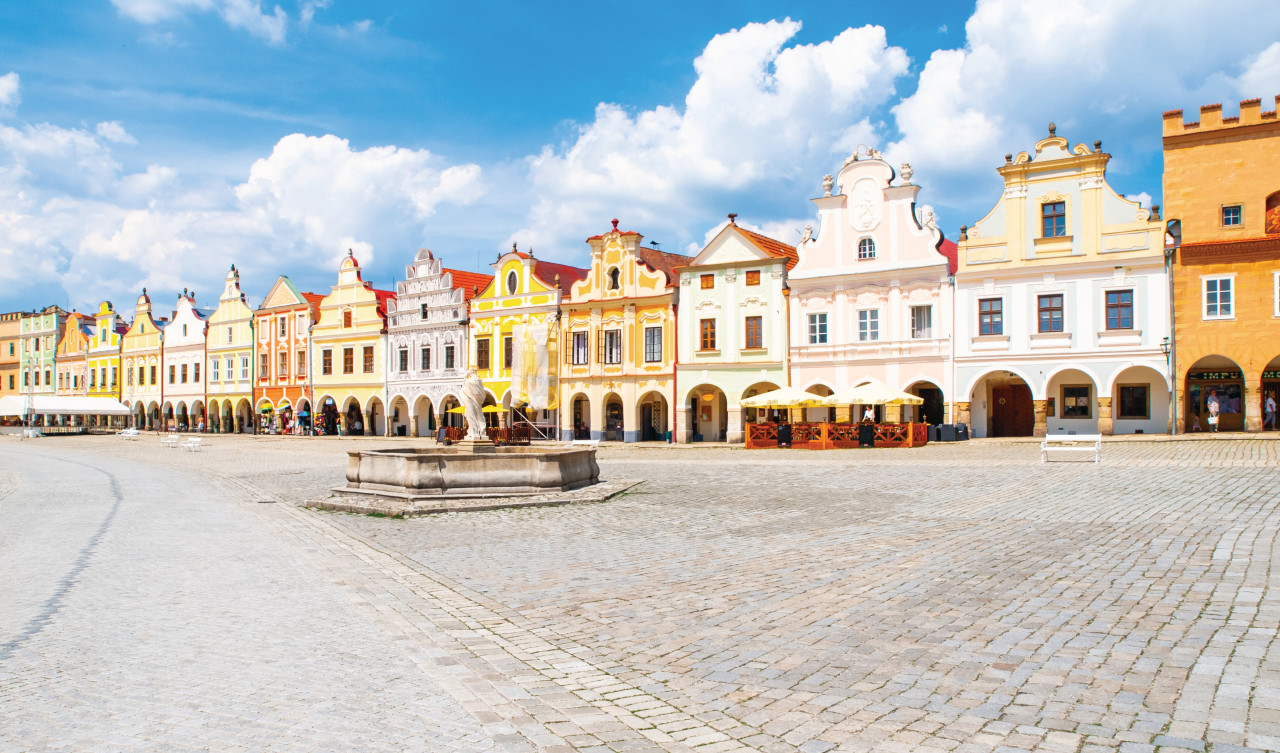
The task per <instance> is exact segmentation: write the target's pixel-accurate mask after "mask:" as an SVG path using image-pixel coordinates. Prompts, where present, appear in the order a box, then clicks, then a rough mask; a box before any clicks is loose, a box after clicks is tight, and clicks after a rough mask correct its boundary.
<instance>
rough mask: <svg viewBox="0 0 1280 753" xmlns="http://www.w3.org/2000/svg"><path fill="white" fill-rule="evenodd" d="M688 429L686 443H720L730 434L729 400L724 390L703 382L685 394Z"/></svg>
mask: <svg viewBox="0 0 1280 753" xmlns="http://www.w3.org/2000/svg"><path fill="white" fill-rule="evenodd" d="M685 396H686V397H685V401H686V402H685V408H684V410H685V411H687V412H688V415H689V418H688V427H687V428H686V429H685V434H686V436H685V441H692V442H720V441H724V440H725V439H726V438H727V437H728V433H729V400H728V396H727V395H726V394H725V392H724V390H722V389H720V387H719V386H717V385H715V384H711V383H710V382H702V383H701V384H698V385H697V386H695V387H693V388H692V389H690V390H689V391H688V392H686V393H685Z"/></svg>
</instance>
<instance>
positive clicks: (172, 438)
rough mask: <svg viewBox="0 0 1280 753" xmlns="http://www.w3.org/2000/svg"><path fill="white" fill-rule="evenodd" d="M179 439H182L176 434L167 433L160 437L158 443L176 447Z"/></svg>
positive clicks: (172, 447)
mask: <svg viewBox="0 0 1280 753" xmlns="http://www.w3.org/2000/svg"><path fill="white" fill-rule="evenodd" d="M181 441H182V437H180V436H178V435H177V434H167V435H165V436H163V437H161V438H160V444H162V445H164V446H165V447H168V448H169V449H174V448H176V447H177V446H178V443H179V442H181Z"/></svg>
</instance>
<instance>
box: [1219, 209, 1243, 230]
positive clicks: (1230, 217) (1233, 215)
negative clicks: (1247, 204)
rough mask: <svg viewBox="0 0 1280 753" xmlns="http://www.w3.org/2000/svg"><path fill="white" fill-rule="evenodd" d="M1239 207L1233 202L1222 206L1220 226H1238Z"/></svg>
mask: <svg viewBox="0 0 1280 753" xmlns="http://www.w3.org/2000/svg"><path fill="white" fill-rule="evenodd" d="M1241 214H1242V213H1241V207H1240V205H1239V204H1235V205H1233V206H1229V207H1223V208H1222V226H1223V227H1239V225H1240V222H1241Z"/></svg>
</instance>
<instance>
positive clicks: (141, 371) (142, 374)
mask: <svg viewBox="0 0 1280 753" xmlns="http://www.w3.org/2000/svg"><path fill="white" fill-rule="evenodd" d="M151 371H152V374H154V373H155V367H154V366H152V367H151ZM146 383H147V367H145V366H139V367H138V386H139V387H141V386H142V385H144V384H146ZM151 383H152V384H155V383H156V382H155V380H154V379H152V380H151Z"/></svg>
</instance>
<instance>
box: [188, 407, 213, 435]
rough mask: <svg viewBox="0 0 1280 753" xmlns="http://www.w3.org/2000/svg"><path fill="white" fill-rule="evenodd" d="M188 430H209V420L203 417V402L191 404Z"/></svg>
mask: <svg viewBox="0 0 1280 753" xmlns="http://www.w3.org/2000/svg"><path fill="white" fill-rule="evenodd" d="M189 428H190V429H191V431H206V430H207V429H208V428H209V419H208V417H207V416H206V415H205V411H204V401H203V400H197V401H195V402H194V403H192V404H191V415H190V418H189Z"/></svg>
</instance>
